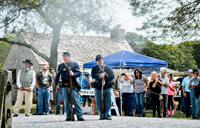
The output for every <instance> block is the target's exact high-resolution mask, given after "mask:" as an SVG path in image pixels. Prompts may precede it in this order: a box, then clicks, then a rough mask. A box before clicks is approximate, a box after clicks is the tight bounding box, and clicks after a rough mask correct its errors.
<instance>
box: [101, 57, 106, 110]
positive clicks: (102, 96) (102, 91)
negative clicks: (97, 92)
mask: <svg viewBox="0 0 200 128" xmlns="http://www.w3.org/2000/svg"><path fill="white" fill-rule="evenodd" d="M103 72H104V61H103ZM104 82H105V79H104V77H103V78H102V89H101V93H102V94H101V104H102V106H101V112H102V113H104V112H105V104H104V90H103V87H104Z"/></svg>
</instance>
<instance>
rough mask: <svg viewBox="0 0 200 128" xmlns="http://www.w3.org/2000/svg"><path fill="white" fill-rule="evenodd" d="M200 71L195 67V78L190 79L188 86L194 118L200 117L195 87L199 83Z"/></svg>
mask: <svg viewBox="0 0 200 128" xmlns="http://www.w3.org/2000/svg"><path fill="white" fill-rule="evenodd" d="M198 76H199V71H198V70H197V69H193V79H192V80H190V84H189V85H190V86H189V87H188V88H189V89H190V100H191V104H192V111H193V118H194V119H198V118H199V115H197V108H198V106H197V101H198V99H197V98H196V96H195V88H196V86H197V85H199V77H198Z"/></svg>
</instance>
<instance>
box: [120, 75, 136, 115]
mask: <svg viewBox="0 0 200 128" xmlns="http://www.w3.org/2000/svg"><path fill="white" fill-rule="evenodd" d="M122 75H124V76H125V78H124V79H122ZM119 81H120V82H121V83H122V102H123V106H124V115H125V116H130V113H131V112H132V110H133V99H134V98H135V96H134V93H133V92H134V90H133V79H132V78H131V77H130V74H129V73H126V74H123V73H122V74H120V76H119Z"/></svg>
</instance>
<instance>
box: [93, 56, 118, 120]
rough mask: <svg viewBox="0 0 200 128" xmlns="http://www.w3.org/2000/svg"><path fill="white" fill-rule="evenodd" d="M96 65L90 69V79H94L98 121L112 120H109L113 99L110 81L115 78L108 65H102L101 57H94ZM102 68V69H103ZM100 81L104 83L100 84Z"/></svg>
mask: <svg viewBox="0 0 200 128" xmlns="http://www.w3.org/2000/svg"><path fill="white" fill-rule="evenodd" d="M96 63H97V65H95V66H94V67H93V68H92V72H91V74H92V78H93V79H95V82H94V88H95V89H94V91H95V99H96V103H97V108H98V110H99V113H100V119H99V120H104V119H106V120H112V118H111V113H110V112H111V105H112V98H113V97H114V93H113V89H112V83H111V82H112V80H113V79H114V78H115V75H114V72H113V70H112V69H111V67H109V66H108V65H104V62H103V57H101V55H97V56H96ZM103 66H104V67H103ZM102 79H104V80H105V82H102ZM102 84H103V90H104V91H103V96H104V105H105V106H104V112H102V101H101V100H102V90H101V89H102Z"/></svg>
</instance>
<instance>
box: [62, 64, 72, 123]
mask: <svg viewBox="0 0 200 128" xmlns="http://www.w3.org/2000/svg"><path fill="white" fill-rule="evenodd" d="M64 64H65V63H64ZM65 65H66V66H67V68H68V69H69V72H70V71H71V69H70V68H69V66H68V65H67V64H65ZM69 82H70V107H71V119H72V121H75V119H74V104H73V99H72V76H69Z"/></svg>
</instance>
